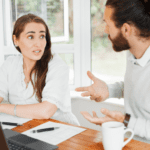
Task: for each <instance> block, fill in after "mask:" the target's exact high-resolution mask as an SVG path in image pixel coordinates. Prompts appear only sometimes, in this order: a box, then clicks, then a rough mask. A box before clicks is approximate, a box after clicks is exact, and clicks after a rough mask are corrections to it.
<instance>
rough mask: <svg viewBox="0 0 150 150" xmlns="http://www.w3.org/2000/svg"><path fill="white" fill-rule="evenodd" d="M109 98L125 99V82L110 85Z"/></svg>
mask: <svg viewBox="0 0 150 150" xmlns="http://www.w3.org/2000/svg"><path fill="white" fill-rule="evenodd" d="M107 86H108V91H109V98H123V97H124V82H116V83H114V84H108V85H107Z"/></svg>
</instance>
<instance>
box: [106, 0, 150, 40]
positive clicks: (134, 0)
mask: <svg viewBox="0 0 150 150" xmlns="http://www.w3.org/2000/svg"><path fill="white" fill-rule="evenodd" d="M106 6H107V7H111V8H113V9H114V13H113V14H112V18H111V19H112V20H113V21H114V22H115V25H116V27H117V28H120V27H122V25H123V24H124V23H128V24H130V25H134V26H135V27H136V28H137V29H138V30H139V34H138V36H139V37H143V38H150V7H149V6H150V0H107V2H106Z"/></svg>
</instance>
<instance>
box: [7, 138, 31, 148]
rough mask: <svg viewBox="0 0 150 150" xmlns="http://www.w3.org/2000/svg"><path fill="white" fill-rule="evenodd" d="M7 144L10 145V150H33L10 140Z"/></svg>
mask: <svg viewBox="0 0 150 150" xmlns="http://www.w3.org/2000/svg"><path fill="white" fill-rule="evenodd" d="M7 143H8V147H9V150H33V149H31V148H28V147H25V146H22V145H20V144H17V143H15V142H12V141H10V140H7Z"/></svg>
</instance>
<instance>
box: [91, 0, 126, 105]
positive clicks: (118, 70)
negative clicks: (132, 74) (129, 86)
mask: <svg viewBox="0 0 150 150" xmlns="http://www.w3.org/2000/svg"><path fill="white" fill-rule="evenodd" d="M105 3H106V0H91V24H92V27H91V28H92V33H91V34H92V40H91V41H92V61H91V63H92V73H93V74H94V75H95V76H96V77H98V78H99V79H101V80H103V81H105V82H106V83H107V84H111V83H114V82H119V81H123V80H124V74H125V69H126V52H120V53H117V52H115V51H114V50H113V49H112V43H111V42H110V41H109V39H108V35H107V34H105V33H104V29H105V23H104V22H103V14H104V9H105ZM116 100H117V99H116ZM109 101H110V102H111V101H112V100H109ZM114 101H115V100H114ZM118 102H120V103H121V104H122V103H123V101H118Z"/></svg>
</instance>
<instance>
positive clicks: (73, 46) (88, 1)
mask: <svg viewBox="0 0 150 150" xmlns="http://www.w3.org/2000/svg"><path fill="white" fill-rule="evenodd" d="M105 2H106V0H32V1H31V0H1V1H0V32H1V34H0V46H1V49H0V65H1V64H2V63H3V61H4V59H6V57H8V56H9V55H18V54H19V53H18V52H17V51H16V49H15V47H14V46H13V43H12V30H13V25H14V23H15V21H16V19H17V18H18V17H20V16H21V15H24V14H27V13H34V14H36V15H38V16H40V17H42V18H43V19H44V20H45V21H46V23H47V25H48V27H49V30H50V34H51V37H52V51H53V52H55V53H58V54H59V55H60V57H61V58H62V59H63V60H64V61H65V62H66V63H67V65H68V66H69V67H70V80H69V84H70V89H71V90H74V89H75V88H76V87H80V86H89V85H90V84H91V83H92V82H91V80H90V79H89V78H88V77H87V74H86V73H87V71H88V70H90V71H92V73H93V74H94V75H95V76H96V77H98V78H100V79H102V80H104V81H105V82H106V83H114V82H116V81H121V80H123V76H124V73H125V68H126V67H125V65H126V54H125V52H121V53H116V52H114V50H113V49H112V45H111V42H110V41H109V40H108V38H107V35H106V34H105V33H104V24H103V21H102V20H103V19H102V18H103V13H104V9H105ZM77 95H78V94H77Z"/></svg>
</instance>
